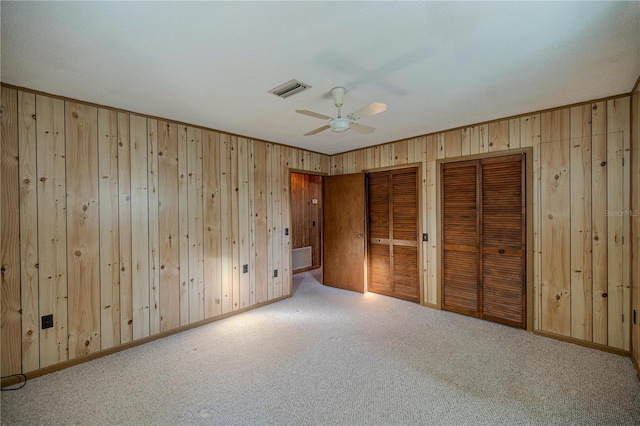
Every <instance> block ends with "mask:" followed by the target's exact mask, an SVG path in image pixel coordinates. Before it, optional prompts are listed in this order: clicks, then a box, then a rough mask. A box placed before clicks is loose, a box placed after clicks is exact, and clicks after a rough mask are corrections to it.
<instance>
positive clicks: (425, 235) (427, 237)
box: [422, 233, 429, 241]
mask: <svg viewBox="0 0 640 426" xmlns="http://www.w3.org/2000/svg"><path fill="white" fill-rule="evenodd" d="M422 241H429V234H427V233H424V234H422Z"/></svg>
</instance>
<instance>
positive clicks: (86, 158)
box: [65, 102, 100, 359]
mask: <svg viewBox="0 0 640 426" xmlns="http://www.w3.org/2000/svg"><path fill="white" fill-rule="evenodd" d="M97 119H98V111H97V109H96V108H95V107H89V106H85V105H82V104H78V103H74V102H67V103H66V111H65V125H66V146H67V150H66V162H67V167H66V169H67V175H66V181H67V273H68V277H69V278H68V279H69V281H68V303H69V305H70V306H72V307H73V309H70V310H69V326H68V327H69V329H68V330H69V359H73V358H77V357H79V356H83V355H87V354H90V353H92V352H96V351H98V350H100V263H99V254H100V217H99V213H100V211H99V203H98V201H99V194H98V133H97V128H98V122H97Z"/></svg>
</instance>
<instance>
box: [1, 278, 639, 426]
mask: <svg viewBox="0 0 640 426" xmlns="http://www.w3.org/2000/svg"><path fill="white" fill-rule="evenodd" d="M0 410H1V416H2V417H1V423H2V424H3V425H71V424H78V425H107V424H116V425H147V424H148V425H182V424H184V425H198V424H203V425H204V424H219V425H267V424H270V425H395V424H398V425H400V424H402V425H424V424H436V425H438V424H442V425H548V424H556V425H567V424H577V425H609V424H611V425H634V424H635V425H638V424H640V381H639V380H638V378H637V376H636V374H635V371H634V368H633V365H632V363H631V360H630V359H628V358H625V357H621V356H617V355H614V354H610V353H606V352H602V351H598V350H594V349H589V348H585V347H581V346H577V345H574V344H570V343H565V342H561V341H556V340H553V339H548V338H544V337H541V336H536V335H533V334H531V333H527V332H526V331H522V330H518V329H514V328H510V327H506V326H502V325H499V324H494V323H491V322H487V321H482V320H478V319H474V318H469V317H466V316H463V315H458V314H454V313H450V312H445V311H437V310H433V309H428V308H424V307H421V306H419V305H417V304H414V303H409V302H406V301H402V300H399V299H394V298H391V297H386V296H381V295H377V294H373V293H367V294H359V293H352V292H348V291H342V290H338V289H334V288H331V287H324V286H322V285H321V284H319V283H318V281H317V280H316V279H315V278H314V275H313V273H310V272H306V273H302V274H297V275H295V276H294V295H293V297H291V298H289V299H286V300H284V301H281V302H278V303H274V304H271V305H268V306H264V307H261V308H259V309H255V310H252V311H249V312H246V313H243V314H240V315H236V316H233V317H230V318H226V319H224V320H220V321H217V322H214V323H211V324H208V325H205V326H202V327H199V328H196V329H192V330H189V331H186V332H183V333H180V334H176V335H173V336H169V337H166V338H163V339H160V340H157V341H154V342H151V343H148V344H145V345H142V346H138V347H135V348H131V349H127V350H125V351H122V352H119V353H116V354H113V355H109V356H106V357H103V358H100V359H97V360H94V361H91V362H87V363H84V364H80V365H77V366H74V367H71V368H68V369H65V370H62V371H59V372H56V373H52V374H49V375H46V376H43V377H39V378H36V379H33V380H30V381H28V382H27V384H26V386H25V387H24V388H22V389H21V390H18V391H12V392H2V405H1V407H0Z"/></svg>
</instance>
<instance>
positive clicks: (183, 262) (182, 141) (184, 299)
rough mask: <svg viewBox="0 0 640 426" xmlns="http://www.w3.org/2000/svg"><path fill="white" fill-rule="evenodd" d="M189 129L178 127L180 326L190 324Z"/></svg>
mask: <svg viewBox="0 0 640 426" xmlns="http://www.w3.org/2000/svg"><path fill="white" fill-rule="evenodd" d="M187 146H188V138H187V127H186V126H183V125H180V126H178V218H179V224H178V233H179V235H180V267H179V268H180V325H186V324H189V318H190V315H189V185H188V175H189V164H188V158H189V156H188V149H187Z"/></svg>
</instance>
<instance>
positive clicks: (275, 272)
mask: <svg viewBox="0 0 640 426" xmlns="http://www.w3.org/2000/svg"><path fill="white" fill-rule="evenodd" d="M277 276H278V270H277V269H274V270H273V278H276V277H277Z"/></svg>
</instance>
